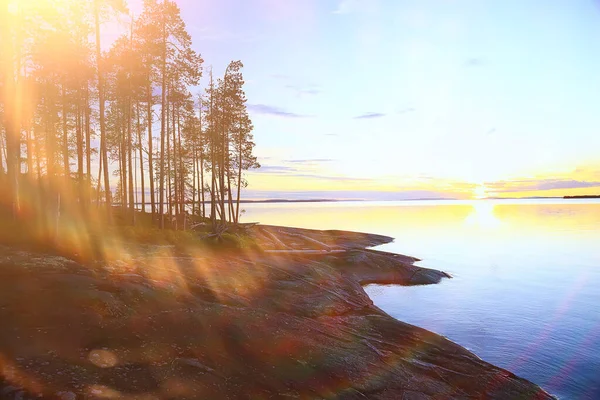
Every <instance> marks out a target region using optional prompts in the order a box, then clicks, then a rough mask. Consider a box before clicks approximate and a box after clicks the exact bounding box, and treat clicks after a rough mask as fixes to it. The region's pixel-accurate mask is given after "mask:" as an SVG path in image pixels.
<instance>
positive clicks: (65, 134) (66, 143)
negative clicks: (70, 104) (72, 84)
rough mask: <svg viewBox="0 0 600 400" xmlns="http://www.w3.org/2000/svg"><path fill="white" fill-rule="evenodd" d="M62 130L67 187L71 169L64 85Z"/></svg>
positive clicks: (63, 88) (64, 171)
mask: <svg viewBox="0 0 600 400" xmlns="http://www.w3.org/2000/svg"><path fill="white" fill-rule="evenodd" d="M62 129H63V173H64V178H65V181H66V182H67V185H68V184H69V178H70V175H71V172H70V168H69V135H68V132H67V97H66V92H65V85H64V83H63V84H62Z"/></svg>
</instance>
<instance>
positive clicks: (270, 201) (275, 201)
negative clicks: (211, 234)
mask: <svg viewBox="0 0 600 400" xmlns="http://www.w3.org/2000/svg"><path fill="white" fill-rule="evenodd" d="M545 199H548V200H551V199H554V200H570V199H600V195H581V196H547V197H546V196H531V197H486V198H483V199H459V198H435V197H431V198H416V199H394V200H389V199H387V200H373V199H369V200H367V199H265V200H240V204H286V203H341V202H356V203H359V202H370V201H380V202H394V201H475V200H477V201H480V200H545ZM199 203H201V202H196V204H199ZM165 204H167V203H165ZM174 204H175V203H174ZM186 204H193V203H192V202H187V203H186ZM204 204H210V201H205V202H204ZM114 205H115V206H120V204H118V203H115V204H114ZM135 205H136V206H140V205H142V203H140V202H137V203H135ZM149 205H150V204H149V203H146V206H149Z"/></svg>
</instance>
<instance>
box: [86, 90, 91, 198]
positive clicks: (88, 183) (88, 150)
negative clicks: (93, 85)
mask: <svg viewBox="0 0 600 400" xmlns="http://www.w3.org/2000/svg"><path fill="white" fill-rule="evenodd" d="M91 142H92V134H91V126H90V88H89V86H88V84H87V83H86V87H85V162H86V168H85V170H86V174H87V179H86V188H85V193H86V196H85V197H86V203H89V201H90V189H91V187H92V147H91V146H92V145H91Z"/></svg>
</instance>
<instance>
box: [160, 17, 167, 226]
mask: <svg viewBox="0 0 600 400" xmlns="http://www.w3.org/2000/svg"><path fill="white" fill-rule="evenodd" d="M162 39H163V40H162V68H161V75H162V93H161V98H162V99H161V110H160V174H159V175H160V193H159V194H160V204H159V205H158V207H159V218H160V229H164V228H165V216H164V208H163V203H164V201H165V198H164V197H165V191H164V185H165V113H166V111H167V110H165V107H166V106H167V97H166V96H167V93H166V92H167V32H166V23H165V17H164V15H163V17H162Z"/></svg>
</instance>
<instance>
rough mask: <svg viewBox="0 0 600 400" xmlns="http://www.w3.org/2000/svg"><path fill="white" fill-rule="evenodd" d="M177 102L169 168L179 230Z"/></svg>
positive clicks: (173, 204)
mask: <svg viewBox="0 0 600 400" xmlns="http://www.w3.org/2000/svg"><path fill="white" fill-rule="evenodd" d="M175 107H176V106H175V102H174V101H173V107H172V109H171V117H172V118H173V119H172V121H173V122H172V125H171V130H172V131H173V135H172V137H173V139H172V140H173V141H172V146H173V152H172V153H173V155H172V158H171V159H172V160H173V161H172V164H171V168H169V171H173V184H172V188H173V189H172V190H173V192H172V194H173V198H172V199H175V201H174V202H173V203H172V207H171V211H172V210H173V206H175V230H177V228H178V226H177V224H178V220H179V197H178V194H179V188H178V187H177V186H178V181H177V139H176V135H177V128H176V126H175V125H176V123H177V122H176V120H175ZM169 198H171V185H169Z"/></svg>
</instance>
